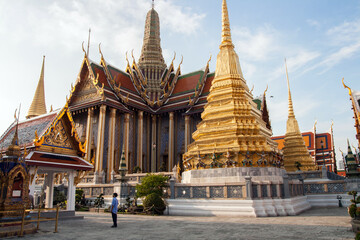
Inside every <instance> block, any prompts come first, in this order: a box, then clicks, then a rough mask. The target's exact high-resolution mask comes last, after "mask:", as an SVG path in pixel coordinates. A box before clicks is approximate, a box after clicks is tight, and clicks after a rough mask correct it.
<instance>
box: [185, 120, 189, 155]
mask: <svg viewBox="0 0 360 240" xmlns="http://www.w3.org/2000/svg"><path fill="white" fill-rule="evenodd" d="M189 144H190V115H186V116H185V152H186V151H187V146H188V145H189Z"/></svg>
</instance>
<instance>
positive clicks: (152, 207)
mask: <svg viewBox="0 0 360 240" xmlns="http://www.w3.org/2000/svg"><path fill="white" fill-rule="evenodd" d="M143 204H144V208H145V210H146V212H149V213H154V214H160V215H162V214H163V212H164V210H165V209H166V205H165V202H164V200H163V199H162V198H161V197H160V196H159V195H158V194H156V193H151V194H149V195H147V196H146V198H145V199H144V202H143Z"/></svg>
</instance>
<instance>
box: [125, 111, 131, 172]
mask: <svg viewBox="0 0 360 240" xmlns="http://www.w3.org/2000/svg"><path fill="white" fill-rule="evenodd" d="M129 132H130V114H129V113H125V125H124V146H125V162H126V167H127V168H128V171H129V166H130V165H129V140H130V139H129Z"/></svg>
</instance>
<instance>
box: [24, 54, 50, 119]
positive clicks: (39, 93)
mask: <svg viewBox="0 0 360 240" xmlns="http://www.w3.org/2000/svg"><path fill="white" fill-rule="evenodd" d="M44 64H45V56H44V57H43V63H42V68H41V74H40V78H39V82H38V85H37V87H36V91H35V95H34V98H33V100H32V103H31V106H30V108H29V112H28V114H27V116H26V118H27V119H29V118H32V117H36V116H39V115H42V114H45V113H46V105H45V89H44Z"/></svg>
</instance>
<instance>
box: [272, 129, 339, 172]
mask: <svg viewBox="0 0 360 240" xmlns="http://www.w3.org/2000/svg"><path fill="white" fill-rule="evenodd" d="M301 135H302V138H303V140H304V142H305V146H306V147H307V149H308V151H309V153H310V156H311V157H312V159H313V161H314V163H315V165H316V166H318V167H319V168H320V167H321V166H323V165H324V164H325V165H326V169H327V170H328V171H330V172H335V173H337V169H338V166H337V164H336V157H335V146H334V137H333V128H332V125H331V129H330V131H329V132H324V133H319V132H317V131H316V124H314V127H313V129H312V130H310V131H306V132H302V133H301ZM272 139H273V140H274V141H275V142H277V143H278V149H279V150H282V149H283V147H284V141H285V135H282V136H273V137H272Z"/></svg>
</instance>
